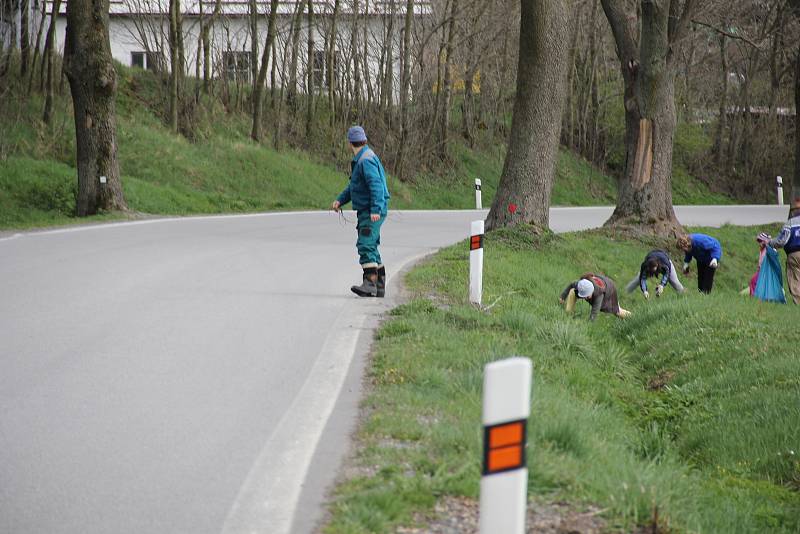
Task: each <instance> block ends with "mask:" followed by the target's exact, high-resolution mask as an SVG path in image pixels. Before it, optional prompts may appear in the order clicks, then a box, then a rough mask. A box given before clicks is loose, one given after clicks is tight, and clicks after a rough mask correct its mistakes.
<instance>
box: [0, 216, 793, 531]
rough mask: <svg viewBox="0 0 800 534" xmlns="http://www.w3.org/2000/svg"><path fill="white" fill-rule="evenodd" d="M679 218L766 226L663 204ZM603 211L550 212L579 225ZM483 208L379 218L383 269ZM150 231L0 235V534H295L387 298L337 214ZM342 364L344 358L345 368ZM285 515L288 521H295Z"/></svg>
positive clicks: (342, 426)
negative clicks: (369, 282)
mask: <svg viewBox="0 0 800 534" xmlns="http://www.w3.org/2000/svg"><path fill="white" fill-rule="evenodd" d="M676 212H677V214H678V217H679V218H680V219H681V221H682V222H683V223H684V224H689V225H709V226H715V225H720V224H724V223H736V224H762V223H767V222H777V221H782V220H785V218H786V209H785V208H778V207H765V206H751V207H742V206H735V207H687V208H676ZM610 213H611V208H553V209H552V210H551V227H552V228H553V229H554V230H555V231H570V230H577V229H583V228H589V227H594V226H598V225H600V224H602V222H603V221H604V220H605V219H606V218H607V217H608V216H609V215H610ZM484 214H485V212H475V211H449V212H448V211H440V212H413V211H406V212H392V213H391V215H390V219H389V221H388V222H387V224H386V226H385V227H384V236H383V241H384V243H385V245H384V246H383V247H382V251H383V254H384V259H385V261H386V264H387V268H388V272H389V275H390V287H389V295H390V297H392V296H393V295H394V294H396V292H397V286H396V283H397V281H398V278H397V277H394V278H392V274H394V273H397V271H398V269H400V268H401V267H403V266H405V265H408V264H410V263H411V262H413V261H414V260H415V259H417V258H420V257H422V256H424V255H426V254H429V253H431V252H433V251H435V250H437V249H438V248H440V247H442V246H445V245H448V244H451V243H454V242H456V241H458V240H460V239H464V238H465V237H466V235H467V233H468V229H469V222H470V221H471V220H473V219H477V218H479V217H481V216H483V215H484ZM346 219H347V220H346V221H345V220H341V219H339V218H338V217H337V216H336V215H335V214H332V213H320V212H310V213H286V214H275V213H273V214H257V215H244V216H230V217H228V216H212V217H190V218H182V219H157V220H147V221H138V222H133V223H118V224H107V225H99V226H89V227H79V228H67V229H59V230H51V231H44V232H31V233H25V234H13V235H9V236H7V237H3V238H0V532H15V533H16V532H25V533H62V532H63V533H82V534H83V533H93V532H97V533H101V532H103V533H104V532H115V533H127V532H131V533H137V534H138V533H150V532H152V533H164V532H169V533H193V534H194V533H205V532H209V533H218V532H225V533H228V532H229V533H239V532H267V533H271V534H279V533H282V532H307V531H309V530H310V529H311V528H312V527H313V525H314V524H315V522H316V521H318V520H319V517H320V513H321V502H322V499H323V496H324V488H325V487H326V486H327V485H328V484H329V483H330V482H331V480H332V477H333V476H334V474H335V472H336V468H337V466H338V464H339V462H340V460H341V457H342V455H343V454H344V452H345V450H346V445H347V436H348V434H349V432H350V431H351V429H352V427H353V424H354V419H355V414H356V412H357V400H358V394H359V383H360V377H361V371H362V369H363V365H364V358H363V357H364V355H365V354H366V353H367V351H368V348H369V342H370V339H371V333H372V329H373V328H374V326H375V325H376V324H377V321H378V319H379V317H380V316H381V314H382V313H383V312H384V311H385V310H386V309H388V308H389V307H390V306H392V305H393V304H395V300H394V298H387V299H385V300H379V299H367V300H359V299H358V298H356V297H354V296H352V295H351V294H350V293H349V291H348V287H349V286H350V285H351V284H352V283H354V282H356V281H357V280H358V278H359V276H360V274H359V271H358V267H357V265H356V260H355V250H354V246H353V245H354V240H355V231H354V226H353V221H354V215H353V214H346ZM354 356H355V357H354ZM296 510H301V511H302V512H301V513H295V511H296Z"/></svg>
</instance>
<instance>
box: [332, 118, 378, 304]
mask: <svg viewBox="0 0 800 534" xmlns="http://www.w3.org/2000/svg"><path fill="white" fill-rule="evenodd" d="M347 140H348V141H349V142H350V147H351V148H352V150H353V159H352V161H351V162H350V182H349V183H348V184H347V187H345V188H344V190H343V191H342V192H341V193H340V194H339V196H338V197H337V198H336V200H334V201H333V204H331V208H332V209H333V210H334V211H339V210H341V209H342V206H343V205H345V204H347V203H348V202H351V201H352V203H353V209H355V210H356V213H357V216H358V224H357V225H356V231H357V232H358V239H357V241H356V248H357V249H358V256H359V263H360V264H361V268H362V269H363V271H364V273H363V278H362V282H361V285H359V286H353V287H351V288H350V290H351V291H352V292H353V293H355V294H356V295H358V296H359V297H383V296H385V294H386V268H385V267H384V265H383V260H382V259H381V254H380V252H379V251H378V246H379V245H380V244H381V226H382V225H383V222H384V221H385V220H386V215H387V213H388V212H389V189H388V188H387V187H386V171H384V169H383V164H381V160H380V159H379V158H378V156H377V155H376V154H375V152H373V151H372V149H371V148H370V147H369V146H367V134H366V133H365V132H364V128H362V127H361V126H353V127H352V128H350V129H349V130H348V131H347Z"/></svg>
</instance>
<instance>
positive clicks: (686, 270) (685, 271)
mask: <svg viewBox="0 0 800 534" xmlns="http://www.w3.org/2000/svg"><path fill="white" fill-rule="evenodd" d="M683 274H689V264H688V263H686V262H684V263H683Z"/></svg>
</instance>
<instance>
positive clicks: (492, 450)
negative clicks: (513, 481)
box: [483, 419, 526, 475]
mask: <svg viewBox="0 0 800 534" xmlns="http://www.w3.org/2000/svg"><path fill="white" fill-rule="evenodd" d="M525 445H526V420H525V419H522V420H519V421H512V422H509V423H501V424H499V425H493V426H487V427H484V437H483V474H484V475H492V474H494V473H502V472H504V471H510V470H512V469H519V468H522V467H525Z"/></svg>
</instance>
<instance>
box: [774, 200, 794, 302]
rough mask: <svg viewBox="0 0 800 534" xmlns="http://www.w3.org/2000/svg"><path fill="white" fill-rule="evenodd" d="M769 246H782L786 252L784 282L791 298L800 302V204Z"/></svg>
mask: <svg viewBox="0 0 800 534" xmlns="http://www.w3.org/2000/svg"><path fill="white" fill-rule="evenodd" d="M798 204H800V203H798ZM769 246H771V247H772V248H775V249H777V248H778V247H783V250H784V251H785V252H786V282H787V284H788V285H789V293H790V294H791V295H792V300H793V301H794V303H795V304H800V205H798V206H796V207H795V208H793V209H792V211H791V212H790V213H789V220H788V221H786V224H784V225H783V228H781V232H780V233H779V234H778V236H777V237H776V238H775V239H773V240H771V241H770V242H769Z"/></svg>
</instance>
